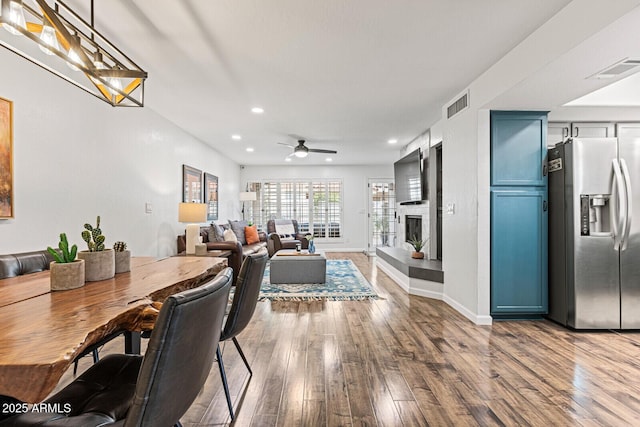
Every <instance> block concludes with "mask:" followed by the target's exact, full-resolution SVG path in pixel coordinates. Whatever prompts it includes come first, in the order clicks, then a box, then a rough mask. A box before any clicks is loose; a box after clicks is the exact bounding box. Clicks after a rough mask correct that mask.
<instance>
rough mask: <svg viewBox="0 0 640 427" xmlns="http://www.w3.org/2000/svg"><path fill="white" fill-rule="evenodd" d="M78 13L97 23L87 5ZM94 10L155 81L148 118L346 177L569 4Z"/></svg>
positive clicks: (338, 0) (242, 158)
mask: <svg viewBox="0 0 640 427" xmlns="http://www.w3.org/2000/svg"><path fill="white" fill-rule="evenodd" d="M66 3H68V4H69V5H70V6H71V7H72V8H74V9H75V10H77V11H78V12H79V13H80V15H82V16H85V17H87V19H88V4H89V1H88V0H70V1H67V2H66ZM95 3H96V4H95V19H96V25H95V26H96V28H97V29H98V30H99V31H101V32H102V33H103V34H104V35H105V36H107V37H108V38H109V39H110V40H111V41H112V42H113V43H114V44H115V45H116V46H118V47H119V48H121V49H122V50H123V51H124V52H125V53H126V54H128V55H129V56H130V57H131V58H132V59H133V60H134V61H135V62H137V63H138V65H140V66H141V67H142V68H143V69H145V70H146V71H148V73H149V79H148V80H147V83H146V86H145V105H146V107H145V108H149V109H152V110H154V111H156V112H157V113H158V114H160V115H162V116H164V117H166V118H167V119H169V120H170V121H172V122H174V123H175V124H176V125H178V126H180V127H181V128H183V129H185V130H186V131H187V132H189V133H191V134H193V135H194V136H196V137H197V138H199V139H201V140H202V141H203V142H205V143H206V144H209V145H211V146H212V147H215V148H216V149H218V150H220V151H222V152H224V153H226V154H227V155H228V156H229V157H230V158H232V159H233V160H235V161H237V162H238V163H240V164H245V165H252V164H263V165H264V164H270V165H287V164H288V163H285V162H284V159H285V157H286V156H287V155H288V154H289V153H290V152H291V150H290V149H289V148H287V147H285V146H282V145H278V144H277V143H279V142H282V143H289V144H294V142H295V139H297V138H299V137H301V138H304V139H306V140H307V141H308V145H309V146H310V147H311V148H321V149H334V150H337V151H338V154H337V155H333V156H332V157H333V160H334V161H333V164H338V165H344V164H383V163H389V162H390V161H393V160H395V159H396V158H397V157H398V152H399V148H400V147H401V146H402V145H404V144H407V143H408V142H409V141H411V139H413V138H414V137H416V136H417V135H418V134H420V133H421V132H423V131H424V130H426V129H427V128H428V127H429V126H430V125H431V124H433V123H434V122H435V121H437V120H438V119H439V118H440V116H441V107H442V106H443V105H444V104H445V103H446V102H448V101H449V100H451V99H452V98H453V97H454V96H455V95H457V94H458V93H459V92H460V91H462V90H463V89H464V88H465V87H466V86H467V85H468V84H469V83H470V82H471V81H473V80H474V79H475V78H476V77H477V76H478V75H479V74H481V73H482V72H483V71H485V70H486V69H487V68H489V66H490V65H492V64H493V63H494V62H496V61H497V60H498V59H499V58H501V57H502V56H504V55H505V54H506V53H507V52H508V51H509V50H511V49H512V48H513V47H515V46H516V45H517V44H519V43H520V42H521V41H522V40H523V39H524V38H525V37H526V36H527V35H529V34H530V33H531V32H533V31H534V30H535V29H536V28H537V27H539V26H540V25H541V24H542V23H544V22H545V21H547V20H548V19H549V18H550V17H551V16H553V15H554V14H556V13H557V12H558V11H559V10H560V9H561V8H562V7H564V6H565V5H566V4H567V3H569V0H545V1H543V2H539V1H538V2H536V1H531V0H482V1H478V0H447V1H443V0H394V1H389V0H350V1H344V0H320V1H318V0H315V1H309V0H273V1H265V0H251V1H249V0H185V1H175V0H134V1H132V0H111V1H108V2H107V1H102V2H95ZM253 106H261V107H263V108H264V109H265V113H264V114H262V115H255V114H252V113H251V112H250V109H251V107H253ZM232 134H240V135H242V140H241V141H239V142H238V141H233V140H232V139H231V135H232ZM390 138H397V139H398V140H399V142H398V143H397V144H396V145H390V144H388V143H387V140H388V139H390ZM247 147H252V148H254V149H255V151H254V152H253V153H247V152H246V151H245V149H246V148H247ZM326 157H327V156H326V155H322V154H310V155H309V156H308V157H307V158H305V159H297V158H294V159H293V161H292V162H291V164H324V163H325V158H326Z"/></svg>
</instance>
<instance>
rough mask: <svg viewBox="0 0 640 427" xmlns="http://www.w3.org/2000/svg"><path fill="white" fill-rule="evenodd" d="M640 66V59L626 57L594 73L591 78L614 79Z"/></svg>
mask: <svg viewBox="0 0 640 427" xmlns="http://www.w3.org/2000/svg"><path fill="white" fill-rule="evenodd" d="M638 66H640V59H625V60H623V61H620V62H616V63H615V64H613V65H611V66H610V67H607V68H606V69H604V70H602V71H600V72H599V73H596V74H594V75H593V76H591V77H590V78H592V79H612V78H614V77H618V76H619V75H620V74H624V73H626V72H627V71H630V70H632V69H634V68H636V67H638Z"/></svg>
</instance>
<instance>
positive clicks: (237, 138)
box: [231, 134, 242, 141]
mask: <svg viewBox="0 0 640 427" xmlns="http://www.w3.org/2000/svg"><path fill="white" fill-rule="evenodd" d="M231 139H235V140H236V141H240V140H241V139H242V136H241V135H238V134H235V135H231Z"/></svg>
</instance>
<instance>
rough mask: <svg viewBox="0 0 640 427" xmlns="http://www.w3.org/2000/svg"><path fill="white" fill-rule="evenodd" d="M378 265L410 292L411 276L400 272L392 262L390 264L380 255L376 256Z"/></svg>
mask: <svg viewBox="0 0 640 427" xmlns="http://www.w3.org/2000/svg"><path fill="white" fill-rule="evenodd" d="M376 267H378V268H379V269H380V270H382V271H384V272H385V273H386V274H387V276H389V277H390V278H391V280H393V281H394V282H395V283H396V284H397V285H398V286H400V287H401V288H402V289H403V290H404V291H405V292H407V293H408V292H409V288H410V286H409V277H407V276H405V275H404V274H402V273H400V272H399V271H398V270H396V269H395V268H393V267H392V266H391V265H390V264H388V263H387V262H386V261H385V260H383V259H382V258H380V257H377V258H376Z"/></svg>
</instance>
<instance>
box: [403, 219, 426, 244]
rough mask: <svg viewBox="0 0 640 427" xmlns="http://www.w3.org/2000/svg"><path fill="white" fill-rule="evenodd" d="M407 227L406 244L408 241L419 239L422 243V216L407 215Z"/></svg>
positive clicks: (405, 228)
mask: <svg viewBox="0 0 640 427" xmlns="http://www.w3.org/2000/svg"><path fill="white" fill-rule="evenodd" d="M404 220H405V227H404V230H405V231H404V234H405V238H404V240H405V242H406V241H407V240H413V239H417V240H420V241H422V216H421V215H406V216H405V217H404Z"/></svg>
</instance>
